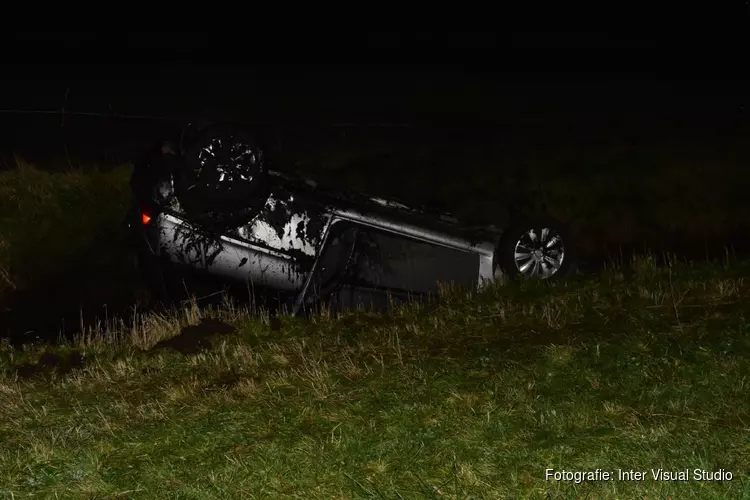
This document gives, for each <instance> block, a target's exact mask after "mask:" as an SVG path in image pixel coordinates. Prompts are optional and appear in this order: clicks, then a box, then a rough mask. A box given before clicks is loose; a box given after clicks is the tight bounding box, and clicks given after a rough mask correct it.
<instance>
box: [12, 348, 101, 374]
mask: <svg viewBox="0 0 750 500" xmlns="http://www.w3.org/2000/svg"><path fill="white" fill-rule="evenodd" d="M85 359H86V357H85V356H84V355H83V354H82V353H81V352H80V351H71V352H70V353H68V354H65V355H61V354H57V353H53V352H45V353H44V354H42V356H41V357H40V358H39V361H38V362H36V363H24V364H22V365H19V366H17V367H15V368H14V369H13V370H11V371H15V372H16V373H18V376H19V377H20V378H23V379H29V378H32V377H35V376H37V375H50V374H51V373H52V372H55V373H57V374H58V375H67V374H68V373H70V372H72V371H73V370H80V369H81V368H83V366H84V364H85Z"/></svg>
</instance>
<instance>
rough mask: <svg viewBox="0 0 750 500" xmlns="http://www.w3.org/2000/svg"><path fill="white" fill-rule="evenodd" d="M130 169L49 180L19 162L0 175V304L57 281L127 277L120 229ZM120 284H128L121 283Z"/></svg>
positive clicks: (60, 174) (50, 177)
mask: <svg viewBox="0 0 750 500" xmlns="http://www.w3.org/2000/svg"><path fill="white" fill-rule="evenodd" d="M130 172H131V167H130V166H129V165H123V166H120V167H117V168H115V169H111V170H108V171H99V170H97V169H91V168H88V169H82V168H81V169H75V170H67V171H61V172H55V173H51V172H48V171H44V170H40V169H37V168H36V167H34V166H32V165H29V164H27V163H25V162H23V161H22V160H20V159H19V160H17V164H16V165H15V166H14V168H11V169H8V170H2V171H0V305H2V302H3V299H7V298H8V297H9V295H10V294H12V293H14V292H16V291H18V290H28V289H33V288H34V287H38V286H39V285H40V284H45V285H48V284H49V282H50V280H52V281H55V278H56V277H58V276H59V277H61V279H66V278H69V276H67V275H69V274H70V273H71V272H73V273H74V274H75V275H76V280H78V281H80V280H86V279H88V278H91V277H93V276H96V275H98V276H99V278H100V279H101V281H123V279H124V278H127V273H125V272H123V271H122V270H123V269H124V267H123V264H122V261H123V260H124V259H127V256H126V251H125V244H124V240H123V236H124V231H123V222H124V220H125V214H126V213H127V210H128V208H129V206H130V203H131V201H130V188H129V184H128V181H129V178H130ZM125 281H127V280H126V279H125Z"/></svg>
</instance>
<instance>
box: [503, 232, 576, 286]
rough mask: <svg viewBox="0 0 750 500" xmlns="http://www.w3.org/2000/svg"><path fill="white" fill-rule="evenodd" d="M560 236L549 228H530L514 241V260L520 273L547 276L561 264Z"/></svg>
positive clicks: (561, 245) (561, 248)
mask: <svg viewBox="0 0 750 500" xmlns="http://www.w3.org/2000/svg"><path fill="white" fill-rule="evenodd" d="M564 257H565V248H564V246H563V241H562V237H561V236H560V234H559V233H557V232H556V231H554V230H552V229H550V228H542V229H531V230H529V231H527V232H526V233H524V234H523V235H522V236H521V238H520V239H519V240H518V242H517V243H516V248H515V252H514V260H515V263H516V268H517V269H518V271H519V272H520V273H521V274H524V275H527V276H539V277H542V278H548V277H550V276H552V275H553V274H555V273H556V272H557V271H558V270H559V269H560V267H561V266H562V262H563V258H564Z"/></svg>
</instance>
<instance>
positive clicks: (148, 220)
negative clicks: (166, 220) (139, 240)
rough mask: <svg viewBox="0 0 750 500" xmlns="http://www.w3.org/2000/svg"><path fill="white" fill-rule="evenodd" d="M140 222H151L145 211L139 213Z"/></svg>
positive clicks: (146, 223) (145, 223) (144, 223)
mask: <svg viewBox="0 0 750 500" xmlns="http://www.w3.org/2000/svg"><path fill="white" fill-rule="evenodd" d="M141 222H143V225H144V226H146V225H148V224H149V223H150V222H151V216H150V215H149V214H147V213H146V212H143V213H142V214H141Z"/></svg>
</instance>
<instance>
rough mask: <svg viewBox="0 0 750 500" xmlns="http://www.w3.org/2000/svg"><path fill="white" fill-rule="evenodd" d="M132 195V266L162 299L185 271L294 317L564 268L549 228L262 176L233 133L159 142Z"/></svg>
mask: <svg viewBox="0 0 750 500" xmlns="http://www.w3.org/2000/svg"><path fill="white" fill-rule="evenodd" d="M132 187H133V193H134V199H135V204H134V210H133V212H132V221H131V227H132V228H133V237H134V238H135V241H136V243H137V247H138V249H139V251H138V254H139V260H140V263H141V266H142V268H143V269H144V270H145V272H146V275H147V276H148V277H149V279H150V282H151V284H152V286H153V287H154V289H155V290H157V291H158V292H160V293H159V294H160V295H162V296H166V295H169V293H170V292H169V289H170V286H169V285H168V283H169V282H170V281H172V280H170V279H169V278H167V277H172V278H173V277H174V276H175V275H177V276H179V274H180V272H181V270H185V269H189V270H192V271H198V272H199V273H201V274H203V275H210V276H213V277H217V278H219V279H221V280H227V281H231V282H235V283H244V284H245V285H247V286H248V288H249V289H252V290H265V291H268V290H271V291H273V292H274V293H278V294H280V295H281V296H283V297H285V298H286V299H287V300H289V301H290V302H291V303H293V304H294V309H295V311H300V310H302V309H304V307H305V306H306V305H309V304H311V303H313V302H315V301H318V300H334V301H337V303H339V304H341V305H346V304H348V305H367V302H368V300H369V301H371V302H372V300H373V297H377V296H379V297H383V296H384V295H391V296H398V295H413V296H421V295H424V294H430V293H434V292H436V291H437V290H438V283H439V282H443V283H448V282H453V283H456V284H460V285H468V286H472V287H482V286H483V285H485V284H486V283H488V282H492V281H495V280H497V279H498V278H501V277H504V276H510V277H513V276H517V275H522V274H528V275H536V276H540V277H543V278H550V277H560V276H564V275H565V274H566V273H567V271H568V270H569V269H570V265H571V256H570V249H569V245H568V238H567V236H566V234H565V231H564V229H563V228H562V227H561V225H559V224H558V223H556V222H554V221H550V220H548V219H536V220H533V219H530V220H527V221H526V222H524V223H523V224H521V225H512V226H511V227H508V228H506V229H505V230H499V229H497V228H493V227H489V228H469V227H465V226H462V225H461V224H459V223H458V221H456V220H455V219H454V218H452V217H451V216H449V215H446V214H440V213H436V212H431V211H429V210H427V209H424V208H420V209H416V208H412V207H409V206H407V205H405V204H403V203H400V202H397V201H391V200H385V199H381V198H376V197H372V196H368V195H364V194H359V193H342V192H334V191H330V190H327V189H325V188H323V187H321V186H318V185H317V184H316V183H315V182H314V181H312V180H309V179H306V178H304V177H302V176H299V175H297V174H294V173H291V172H289V171H284V170H281V169H276V168H270V167H269V165H268V162H267V159H266V158H265V157H264V154H263V150H262V149H261V148H260V147H259V146H258V144H257V143H256V142H255V141H254V139H253V138H252V137H251V136H249V135H248V134H247V133H245V132H244V131H242V130H240V129H237V128H234V127H227V126H220V125H212V126H209V127H206V128H204V129H203V130H201V131H199V132H198V133H196V134H194V135H193V136H192V137H190V138H188V139H183V141H181V143H179V144H178V143H168V142H165V143H162V144H161V145H160V146H159V147H158V148H156V150H154V151H152V152H150V154H149V155H148V156H147V157H146V158H145V159H144V160H143V161H142V162H141V163H139V164H138V165H137V166H136V169H135V171H134V174H133V178H132ZM175 273H176V274H175ZM165 278H166V279H165ZM342 290H347V291H348V294H342Z"/></svg>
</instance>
